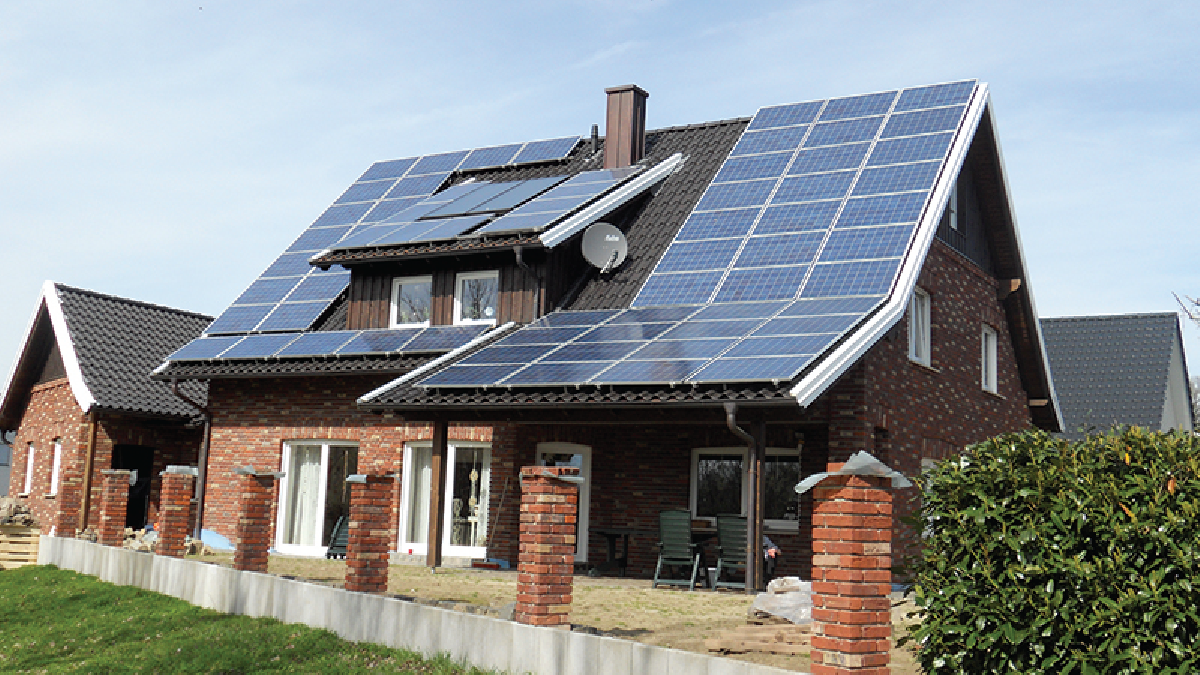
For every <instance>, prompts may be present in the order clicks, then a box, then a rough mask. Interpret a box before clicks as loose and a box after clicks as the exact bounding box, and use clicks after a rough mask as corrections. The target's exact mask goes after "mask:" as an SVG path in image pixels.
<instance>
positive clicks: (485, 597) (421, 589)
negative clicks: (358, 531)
mask: <svg viewBox="0 0 1200 675" xmlns="http://www.w3.org/2000/svg"><path fill="white" fill-rule="evenodd" d="M194 559H196V560H202V561H205V562H210V563H215V564H218V565H230V564H232V556H231V555H229V554H225V555H220V554H218V555H213V556H203V557H197V558H194ZM268 564H269V568H268V571H269V572H270V573H271V574H280V575H288V576H293V577H296V578H299V579H306V580H309V581H314V582H318V583H322V584H328V585H331V586H339V587H340V586H342V585H343V584H344V581H345V576H346V563H345V561H341V560H322V559H313V558H293V557H287V556H276V555H273V556H271V557H270V560H269V563H268ZM388 591H389V592H390V593H393V594H397V595H405V596H414V597H416V598H420V599H423V600H444V601H453V602H460V603H467V604H470V605H481V606H487V607H496V608H499V607H501V606H503V605H505V604H507V603H510V602H515V601H516V599H517V575H516V573H515V572H514V571H489V570H472V569H452V568H441V569H438V570H437V572H436V573H434V572H431V571H430V570H429V569H428V568H426V567H419V566H410V565H392V566H391V567H390V568H389V572H388ZM750 603H751V598H750V597H749V596H746V595H744V594H742V593H737V592H730V591H722V592H714V591H709V590H703V591H700V590H698V591H695V592H688V591H686V590H676V589H666V588H659V589H651V588H650V580H649V579H628V578H619V577H589V576H586V575H577V576H576V577H575V582H574V602H573V603H572V606H571V610H572V611H571V623H572V624H575V625H578V626H587V627H590V628H594V629H596V630H598V631H600V632H601V633H603V634H606V635H611V636H613V637H621V638H625V639H628V640H634V641H637V642H642V643H645V644H651V645H659V646H663V647H672V648H675V649H683V650H687V651H692V652H699V653H702V654H707V653H708V652H707V650H706V649H705V647H704V640H705V639H707V638H713V637H720V636H721V634H722V633H723V632H724V631H729V630H732V629H733V628H735V627H737V626H742V625H745V624H746V611H747V609H748V608H749V607H750ZM905 610H906V608H905V607H897V608H896V609H895V610H894V611H893V613H892V614H893V617H896V620H897V621H899V617H902V616H903V615H904V614H905ZM902 631H903V628H901V627H900V626H899V625H898V624H897V625H896V630H895V631H894V633H895V635H897V636H899V635H902V634H903V632H902ZM726 658H731V659H738V660H742V661H750V662H752V663H761V664H767V665H771V666H775V667H778V668H784V669H788V670H796V671H801V672H806V671H808V670H809V658H808V656H807V655H803V656H784V655H778V654H759V653H747V654H729V655H727V656H726ZM891 669H892V673H893V674H894V675H918V674H919V673H921V669H920V668H919V667H918V666H917V665H916V663H915V662H914V660H913V657H912V654H911V653H909V652H908V650H907V649H901V648H893V649H892V662H891Z"/></svg>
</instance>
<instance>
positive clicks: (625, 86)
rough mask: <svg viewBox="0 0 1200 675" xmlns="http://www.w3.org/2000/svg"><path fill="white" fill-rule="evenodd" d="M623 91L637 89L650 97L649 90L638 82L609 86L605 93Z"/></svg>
mask: <svg viewBox="0 0 1200 675" xmlns="http://www.w3.org/2000/svg"><path fill="white" fill-rule="evenodd" d="M623 91H636V92H637V93H639V94H641V95H642V96H645V97H646V98H650V94H649V92H647V91H646V90H645V89H642V88H641V87H639V86H637V85H636V84H622V85H620V86H617V87H608V88H607V89H605V90H604V93H606V94H617V93H620V92H623Z"/></svg>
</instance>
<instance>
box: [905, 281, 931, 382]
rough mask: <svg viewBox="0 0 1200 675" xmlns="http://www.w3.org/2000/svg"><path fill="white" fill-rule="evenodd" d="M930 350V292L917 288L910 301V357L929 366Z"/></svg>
mask: <svg viewBox="0 0 1200 675" xmlns="http://www.w3.org/2000/svg"><path fill="white" fill-rule="evenodd" d="M929 352H930V339H929V294H928V293H926V292H925V291H924V290H922V289H920V288H917V289H914V290H913V294H912V299H911V300H909V302H908V358H910V359H912V360H913V361H916V362H917V363H920V364H921V365H924V366H928V365H930V363H931V362H932V361H931V359H930V357H929Z"/></svg>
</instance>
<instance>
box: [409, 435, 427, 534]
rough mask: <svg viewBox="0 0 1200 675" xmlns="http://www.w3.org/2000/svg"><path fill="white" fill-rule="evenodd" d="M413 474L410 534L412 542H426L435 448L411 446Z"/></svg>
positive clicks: (410, 497)
mask: <svg viewBox="0 0 1200 675" xmlns="http://www.w3.org/2000/svg"><path fill="white" fill-rule="evenodd" d="M408 452H410V453H412V474H411V477H410V479H409V480H410V481H411V482H410V483H409V490H408V527H407V530H408V534H407V537H406V539H405V540H406V541H407V542H408V543H410V544H424V543H427V541H428V539H429V487H430V483H431V481H432V478H433V467H432V466H431V465H432V460H433V449H432V448H422V447H415V448H413V447H410V448H408Z"/></svg>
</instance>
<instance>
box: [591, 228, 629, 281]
mask: <svg viewBox="0 0 1200 675" xmlns="http://www.w3.org/2000/svg"><path fill="white" fill-rule="evenodd" d="M628 252H629V244H628V242H626V241H625V234H624V233H623V232H621V231H620V230H618V229H617V228H615V227H613V226H612V225H609V224H608V223H592V224H591V225H590V226H588V229H586V230H584V231H583V257H584V258H587V261H588V262H590V263H591V264H593V265H595V266H596V267H599V268H600V272H601V273H602V274H603V273H605V272H611V271H612V270H614V269H616V268H617V267H618V266H619V265H620V264H621V263H623V262H625V254H627V253H628Z"/></svg>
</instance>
